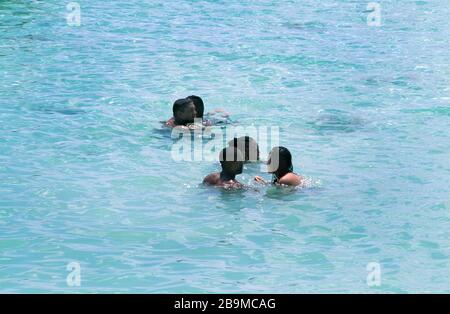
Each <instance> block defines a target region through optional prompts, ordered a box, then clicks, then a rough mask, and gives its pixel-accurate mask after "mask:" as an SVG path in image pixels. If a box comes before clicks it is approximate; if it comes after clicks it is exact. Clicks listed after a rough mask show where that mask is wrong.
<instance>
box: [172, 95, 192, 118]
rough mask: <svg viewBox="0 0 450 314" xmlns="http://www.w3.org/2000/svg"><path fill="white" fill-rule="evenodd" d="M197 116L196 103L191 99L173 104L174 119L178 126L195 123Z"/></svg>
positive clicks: (180, 100)
mask: <svg viewBox="0 0 450 314" xmlns="http://www.w3.org/2000/svg"><path fill="white" fill-rule="evenodd" d="M196 115H197V112H196V110H195V105H194V102H193V101H192V100H190V99H189V98H183V99H178V100H177V101H175V103H174V104H173V117H174V118H175V122H176V124H178V125H186V124H188V123H194V119H195V117H196Z"/></svg>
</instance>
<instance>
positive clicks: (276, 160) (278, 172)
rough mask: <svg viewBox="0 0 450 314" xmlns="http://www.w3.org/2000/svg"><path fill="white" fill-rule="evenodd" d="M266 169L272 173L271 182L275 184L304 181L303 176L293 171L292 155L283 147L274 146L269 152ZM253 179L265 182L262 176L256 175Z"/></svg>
mask: <svg viewBox="0 0 450 314" xmlns="http://www.w3.org/2000/svg"><path fill="white" fill-rule="evenodd" d="M267 171H268V172H269V173H272V176H273V179H272V183H273V184H276V185H289V186H298V185H300V184H302V182H303V181H304V179H303V177H301V176H299V175H298V174H295V173H294V166H293V165H292V155H291V153H290V152H289V150H288V149H287V148H285V147H281V146H280V147H274V148H273V149H272V151H271V152H270V154H269V158H268V161H267ZM255 181H256V182H258V183H266V182H265V181H264V179H263V178H261V177H259V176H256V177H255Z"/></svg>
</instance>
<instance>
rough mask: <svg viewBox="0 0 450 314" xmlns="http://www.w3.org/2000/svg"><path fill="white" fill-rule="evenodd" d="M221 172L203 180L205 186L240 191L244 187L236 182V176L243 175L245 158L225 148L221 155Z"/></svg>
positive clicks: (239, 153) (232, 149)
mask: <svg viewBox="0 0 450 314" xmlns="http://www.w3.org/2000/svg"><path fill="white" fill-rule="evenodd" d="M219 160H220V164H221V166H222V171H221V172H214V173H211V174H209V175H207V176H206V177H205V178H204V179H203V184H206V185H209V186H217V187H223V188H226V189H239V188H242V187H244V185H243V184H242V183H240V182H238V181H237V180H236V175H238V174H241V173H242V169H243V167H244V156H243V155H242V153H241V152H240V151H239V150H238V149H236V148H234V147H227V148H224V149H223V150H222V151H221V152H220V154H219Z"/></svg>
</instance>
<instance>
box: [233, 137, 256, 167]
mask: <svg viewBox="0 0 450 314" xmlns="http://www.w3.org/2000/svg"><path fill="white" fill-rule="evenodd" d="M228 146H231V147H235V148H237V149H239V150H240V151H241V152H242V153H243V154H244V161H245V162H255V161H259V146H258V143H256V141H255V140H254V139H253V138H252V137H250V136H241V137H239V138H236V137H235V138H234V139H232V140H231V141H229V142H228Z"/></svg>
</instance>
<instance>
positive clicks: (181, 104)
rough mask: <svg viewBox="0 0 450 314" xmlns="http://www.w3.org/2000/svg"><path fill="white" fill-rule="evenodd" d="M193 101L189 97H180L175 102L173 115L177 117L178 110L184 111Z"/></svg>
mask: <svg viewBox="0 0 450 314" xmlns="http://www.w3.org/2000/svg"><path fill="white" fill-rule="evenodd" d="M191 102H192V100H191V99H189V98H182V99H178V100H176V101H175V102H174V103H173V107H172V111H173V116H174V117H175V118H176V116H177V112H180V111H183V110H184V108H186V106H187V105H189V104H190V103H191Z"/></svg>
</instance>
